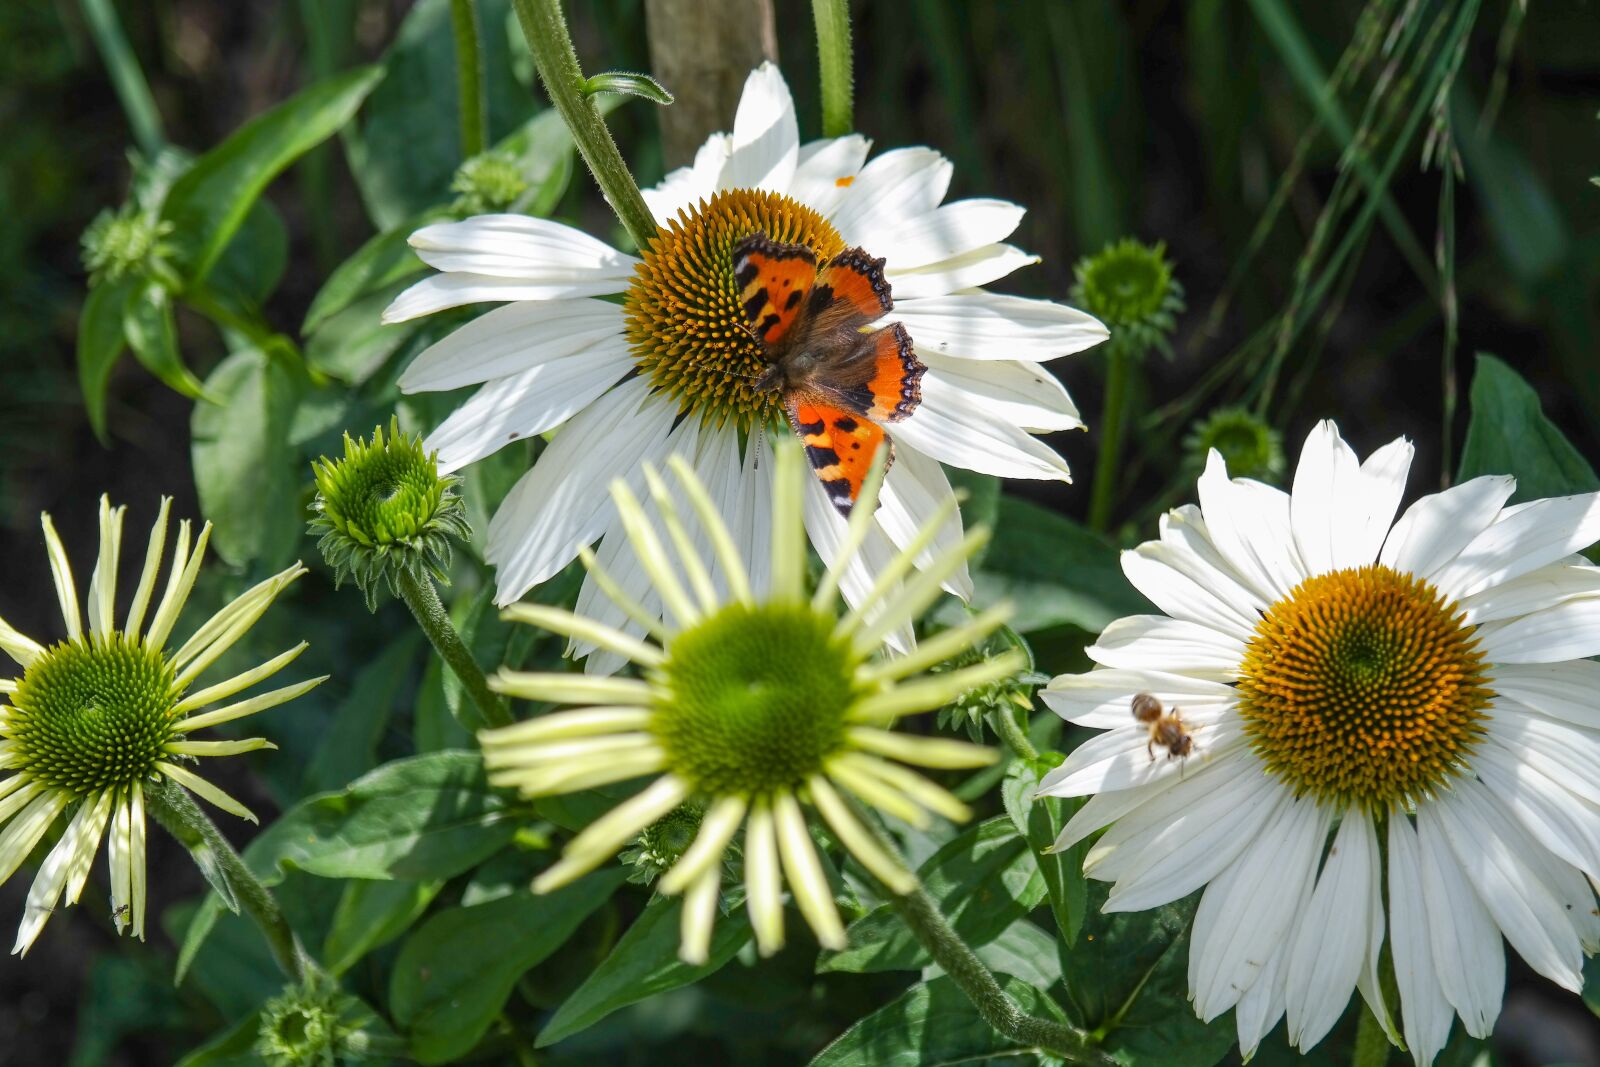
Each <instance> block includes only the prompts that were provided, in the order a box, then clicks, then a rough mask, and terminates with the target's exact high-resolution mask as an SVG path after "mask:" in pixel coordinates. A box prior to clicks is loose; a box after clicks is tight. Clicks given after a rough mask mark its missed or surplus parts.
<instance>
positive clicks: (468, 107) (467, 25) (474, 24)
mask: <svg viewBox="0 0 1600 1067" xmlns="http://www.w3.org/2000/svg"><path fill="white" fill-rule="evenodd" d="M450 32H451V33H452V34H454V35H455V39H456V92H457V98H458V102H459V103H460V105H461V158H462V159H471V158H472V157H473V156H476V155H479V154H481V153H482V152H483V150H484V149H485V148H487V147H488V145H489V105H488V102H487V101H486V100H485V99H484V95H483V52H482V49H481V48H480V47H479V43H478V5H477V2H476V0H450Z"/></svg>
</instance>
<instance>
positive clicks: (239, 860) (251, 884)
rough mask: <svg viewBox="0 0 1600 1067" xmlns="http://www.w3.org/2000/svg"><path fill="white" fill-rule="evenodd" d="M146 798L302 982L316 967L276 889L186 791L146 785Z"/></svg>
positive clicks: (158, 817)
mask: <svg viewBox="0 0 1600 1067" xmlns="http://www.w3.org/2000/svg"><path fill="white" fill-rule="evenodd" d="M144 798H145V806H146V807H147V808H148V809H149V811H150V814H151V815H153V816H155V819H156V821H157V822H159V823H160V824H161V825H162V826H163V827H165V828H166V830H167V832H168V833H170V834H171V835H172V836H173V837H175V838H177V839H178V842H179V843H180V844H182V845H183V846H184V847H185V848H187V849H188V850H189V851H190V852H191V853H193V854H194V857H195V861H196V862H197V863H198V864H200V867H201V869H202V870H205V871H208V872H211V871H215V872H219V873H220V874H221V875H222V877H224V878H226V879H227V883H228V887H229V888H230V889H232V890H233V896H234V899H236V900H237V901H238V902H239V906H240V907H241V908H243V909H244V911H245V913H246V914H248V915H249V916H250V918H252V919H254V920H255V924H256V926H257V927H259V928H260V930H261V936H262V937H264V938H266V941H267V947H268V948H269V949H271V950H272V958H273V959H275V960H277V962H278V966H279V967H280V968H282V970H283V973H284V975H285V976H286V977H287V978H289V980H290V981H294V982H299V981H303V980H304V979H305V977H306V975H307V974H308V973H309V972H310V971H312V970H314V969H315V967H316V964H315V963H313V962H312V961H311V960H310V958H309V957H307V956H306V952H305V949H303V948H301V947H300V941H299V939H298V938H296V937H295V936H294V931H293V930H291V929H289V923H288V921H287V920H286V919H284V917H283V912H282V911H281V910H280V909H279V908H278V901H277V900H276V899H275V898H274V897H273V895H272V890H270V889H268V888H267V887H266V886H264V885H262V884H261V880H260V879H258V878H257V877H256V876H255V874H254V873H253V872H252V871H251V870H250V867H249V865H248V864H246V863H245V861H244V858H243V857H242V856H240V855H239V853H238V852H236V851H234V848H233V846H232V845H230V844H229V843H228V839H227V838H225V837H223V836H222V831H220V830H218V829H217V824H216V823H214V822H212V821H211V819H210V817H209V816H207V815H206V813H205V812H204V811H202V810H201V809H200V805H199V804H196V803H195V801H194V797H192V796H190V795H189V792H188V790H186V789H184V788H183V787H182V786H181V785H178V784H177V783H175V782H170V781H168V780H167V779H165V778H163V779H161V780H160V782H159V783H153V784H149V785H147V786H146V787H145V791H144Z"/></svg>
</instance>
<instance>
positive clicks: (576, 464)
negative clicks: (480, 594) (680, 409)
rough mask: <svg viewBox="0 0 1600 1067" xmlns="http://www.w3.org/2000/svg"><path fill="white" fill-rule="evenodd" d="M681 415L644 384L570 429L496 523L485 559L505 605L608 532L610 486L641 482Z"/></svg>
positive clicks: (613, 396) (634, 384)
mask: <svg viewBox="0 0 1600 1067" xmlns="http://www.w3.org/2000/svg"><path fill="white" fill-rule="evenodd" d="M676 414H677V405H676V404H674V403H672V402H671V401H668V400H665V399H659V398H652V397H650V383H649V381H648V380H647V379H644V378H636V379H634V380H632V381H628V382H624V383H623V384H622V385H619V386H617V387H616V388H615V389H613V390H611V391H610V392H609V393H606V394H605V395H604V396H602V397H601V398H600V399H599V400H596V401H595V402H594V403H593V404H591V405H589V407H587V408H585V409H584V410H583V411H581V412H579V413H578V414H577V415H576V416H574V417H573V419H572V420H571V421H570V422H569V423H567V425H566V427H565V428H564V429H563V430H562V431H561V433H559V434H557V435H556V437H555V439H554V440H553V441H552V442H551V443H550V446H549V447H548V448H546V449H545V451H544V453H543V454H542V455H540V456H539V459H538V460H537V461H536V462H535V463H534V465H533V469H532V470H530V471H529V472H528V473H527V474H525V475H523V476H522V480H521V481H519V482H518V483H517V484H516V486H515V487H514V488H513V489H512V490H511V492H510V493H509V494H508V495H507V496H506V499H505V501H504V503H502V504H501V505H500V510H499V511H498V512H496V513H495V516H494V519H493V520H492V521H491V522H490V523H489V535H488V539H487V540H486V542H485V551H484V555H485V557H486V558H487V559H488V560H489V562H490V563H493V564H494V565H495V567H496V568H497V570H498V574H497V575H496V579H495V581H496V589H497V594H496V599H495V602H496V603H497V604H501V605H504V604H510V603H512V602H513V601H515V600H517V599H518V598H519V597H521V596H522V594H523V593H525V592H527V591H528V590H529V589H530V588H532V587H533V586H535V585H538V584H539V583H540V582H543V581H545V580H547V579H549V578H550V577H551V576H552V575H554V574H555V573H556V572H557V571H559V570H560V569H561V568H562V567H565V566H566V565H567V564H568V563H569V562H571V561H572V558H573V557H574V556H576V555H577V553H578V547H579V546H580V545H586V544H588V543H590V542H591V541H593V540H594V539H595V538H597V537H599V536H600V534H601V533H602V532H604V530H605V528H606V527H607V526H608V525H609V524H610V521H611V518H612V516H613V515H614V514H615V509H614V507H613V506H612V504H611V498H610V496H609V495H608V494H607V493H606V492H605V487H606V486H607V485H608V484H609V483H610V482H611V481H612V479H614V478H618V477H627V478H631V479H638V478H639V477H640V474H639V471H638V467H639V462H640V460H641V459H643V458H645V457H646V456H647V455H653V454H654V450H656V449H659V447H660V445H661V443H662V442H663V441H665V440H666V437H667V432H668V430H669V428H670V427H671V425H672V421H673V418H674V417H675V416H676Z"/></svg>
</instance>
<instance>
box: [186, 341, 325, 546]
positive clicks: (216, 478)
mask: <svg viewBox="0 0 1600 1067" xmlns="http://www.w3.org/2000/svg"><path fill="white" fill-rule="evenodd" d="M302 389H303V387H302V384H301V382H300V381H299V380H298V379H297V378H296V377H295V376H294V375H293V373H292V372H291V371H289V370H288V369H286V368H285V367H284V366H283V365H282V364H281V363H279V362H277V361H274V360H270V359H268V358H267V357H266V356H265V355H263V354H262V353H261V352H259V351H257V350H255V349H247V350H245V351H242V352H235V353H234V354H233V355H231V356H229V357H228V358H227V359H224V360H223V361H222V362H221V363H219V364H217V367H216V369H215V370H213V371H212V372H211V376H210V377H209V378H207V379H206V385H205V390H206V394H207V395H208V396H210V397H211V398H212V399H213V400H215V403H212V404H197V405H195V408H194V413H193V414H192V416H191V417H190V437H191V442H192V444H191V456H192V459H193V461H194V482H195V489H196V491H197V492H198V493H199V495H200V510H201V512H202V513H203V514H204V515H206V516H207V517H208V518H209V519H210V520H211V521H212V523H213V524H214V525H215V529H214V530H213V531H212V534H211V545H212V547H213V548H214V549H215V551H216V553H217V555H219V556H221V557H222V558H223V560H225V561H226V562H228V563H231V564H233V565H234V566H240V567H242V566H244V565H245V564H247V563H250V562H252V561H254V560H261V561H262V562H263V563H264V565H265V566H266V567H268V568H273V567H277V566H279V565H281V564H283V563H286V562H288V560H290V559H291V558H293V555H292V554H293V552H294V551H295V548H296V546H297V545H298V544H299V542H300V538H301V537H302V536H303V535H304V530H305V516H304V513H303V511H302V509H301V505H300V491H301V488H302V486H303V483H305V482H306V481H308V480H309V479H307V478H306V477H305V476H304V474H303V471H302V468H301V461H300V459H299V458H298V457H297V456H295V455H294V453H293V452H292V450H291V449H290V448H289V444H288V441H289V430H290V426H291V425H292V423H293V420H294V412H295V407H296V406H297V405H298V404H299V402H300V397H301V393H302Z"/></svg>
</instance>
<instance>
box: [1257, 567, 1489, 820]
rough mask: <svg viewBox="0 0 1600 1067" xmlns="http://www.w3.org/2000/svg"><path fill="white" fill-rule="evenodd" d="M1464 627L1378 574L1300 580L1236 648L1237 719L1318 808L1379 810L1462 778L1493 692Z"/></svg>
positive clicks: (1426, 596) (1418, 583)
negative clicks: (1240, 650) (1241, 648)
mask: <svg viewBox="0 0 1600 1067" xmlns="http://www.w3.org/2000/svg"><path fill="white" fill-rule="evenodd" d="M1474 633H1475V631H1474V628H1473V627H1471V626H1467V625H1465V624H1464V623H1463V622H1462V615H1461V612H1460V611H1459V610H1458V609H1457V608H1456V607H1455V605H1453V604H1452V603H1450V602H1449V601H1447V600H1445V599H1444V598H1443V597H1442V596H1440V595H1439V593H1438V591H1437V590H1435V589H1434V588H1433V586H1431V585H1429V584H1428V583H1427V582H1426V581H1423V580H1422V579H1420V578H1415V577H1413V576H1411V575H1408V574H1401V573H1400V572H1398V571H1394V570H1391V569H1390V568H1388V567H1384V566H1381V565H1374V566H1367V567H1359V568H1352V569H1349V570H1342V571H1335V572H1333V573H1331V574H1322V575H1317V576H1316V577H1314V578H1308V579H1306V580H1305V581H1304V582H1301V583H1300V585H1299V586H1297V587H1296V588H1295V589H1294V590H1293V591H1292V592H1291V593H1290V594H1289V595H1288V596H1287V597H1285V598H1284V599H1282V600H1280V601H1278V602H1277V603H1276V604H1274V605H1272V607H1271V608H1269V609H1268V610H1267V612H1266V614H1265V615H1263V616H1262V618H1261V621H1260V623H1258V624H1257V626H1256V632H1255V635H1254V636H1253V637H1252V638H1251V640H1250V643H1249V645H1248V647H1247V648H1246V651H1245V658H1244V662H1243V664H1242V667H1241V670H1240V677H1239V683H1238V685H1239V697H1240V699H1239V713H1240V715H1241V716H1242V717H1243V719H1244V724H1245V734H1246V736H1248V737H1249V738H1250V741H1251V743H1252V745H1253V747H1254V748H1255V750H1256V752H1257V753H1259V754H1260V756H1261V757H1262V759H1263V760H1265V761H1266V764H1267V767H1268V769H1269V770H1271V771H1272V772H1273V773H1275V774H1277V775H1278V776H1279V777H1280V778H1282V779H1283V780H1284V781H1286V782H1288V783H1289V784H1290V785H1291V786H1293V787H1294V789H1295V791H1296V792H1297V793H1299V794H1306V793H1309V794H1311V795H1313V796H1315V797H1317V798H1319V799H1322V800H1325V801H1328V802H1330V803H1333V804H1336V805H1339V806H1345V805H1349V804H1352V803H1354V804H1361V805H1363V806H1365V807H1367V808H1369V809H1371V810H1383V809H1386V808H1388V807H1389V806H1391V805H1394V804H1409V803H1413V802H1415V801H1416V800H1418V799H1420V798H1422V797H1425V796H1427V795H1429V794H1431V793H1432V792H1434V791H1435V790H1437V789H1438V788H1439V787H1440V786H1441V785H1443V784H1444V783H1445V782H1446V781H1448V780H1449V779H1450V778H1451V777H1453V776H1454V775H1456V774H1457V773H1460V771H1461V769H1462V768H1463V767H1464V765H1465V763H1466V760H1467V758H1468V756H1469V755H1470V754H1471V752H1472V750H1473V749H1474V748H1475V747H1476V746H1477V744H1478V742H1479V741H1480V740H1481V739H1482V737H1483V733H1484V718H1485V716H1484V709H1485V708H1486V707H1487V706H1488V704H1489V701H1490V699H1492V697H1493V693H1492V692H1491V691H1490V690H1489V689H1488V688H1487V687H1486V684H1485V683H1486V682H1487V680H1488V676H1487V666H1486V664H1485V663H1484V659H1483V654H1482V652H1481V651H1480V650H1479V648H1478V645H1477V639H1476V637H1475V636H1474Z"/></svg>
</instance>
